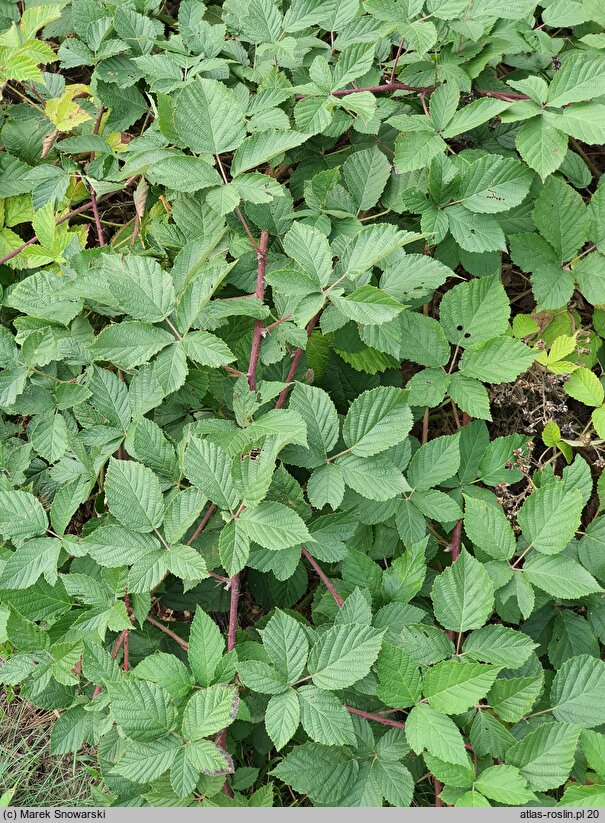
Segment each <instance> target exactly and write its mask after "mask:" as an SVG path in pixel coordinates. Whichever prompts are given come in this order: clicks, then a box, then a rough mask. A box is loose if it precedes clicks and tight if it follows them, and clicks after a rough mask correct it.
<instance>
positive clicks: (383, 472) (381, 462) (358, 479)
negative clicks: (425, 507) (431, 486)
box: [336, 454, 410, 500]
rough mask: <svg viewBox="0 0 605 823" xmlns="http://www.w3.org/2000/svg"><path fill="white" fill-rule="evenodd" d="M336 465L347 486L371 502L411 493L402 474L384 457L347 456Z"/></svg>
mask: <svg viewBox="0 0 605 823" xmlns="http://www.w3.org/2000/svg"><path fill="white" fill-rule="evenodd" d="M336 465H337V466H338V468H339V469H340V470H341V472H342V476H343V479H344V481H345V483H346V484H347V486H350V487H351V488H352V489H353V490H354V491H356V492H357V493H358V494H361V495H363V496H364V497H367V498H368V499H369V500H391V499H392V498H393V497H398V496H399V495H400V494H401V492H406V491H410V487H409V485H408V483H407V482H406V480H405V478H404V476H403V475H402V473H401V472H400V471H398V469H396V468H395V466H394V465H393V463H391V462H390V460H388V459H387V458H386V457H384V456H383V455H375V456H374V457H365V458H364V457H359V456H358V455H356V454H345V455H344V456H343V457H339V458H338V460H337V461H336Z"/></svg>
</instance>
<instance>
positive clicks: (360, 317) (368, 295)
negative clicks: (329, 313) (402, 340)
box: [330, 286, 404, 326]
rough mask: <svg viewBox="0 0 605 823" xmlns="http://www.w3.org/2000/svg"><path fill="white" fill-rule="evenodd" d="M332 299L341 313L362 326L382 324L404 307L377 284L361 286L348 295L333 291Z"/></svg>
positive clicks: (395, 315) (391, 318)
mask: <svg viewBox="0 0 605 823" xmlns="http://www.w3.org/2000/svg"><path fill="white" fill-rule="evenodd" d="M330 300H331V301H332V303H333V304H334V305H335V306H336V308H337V309H338V310H339V311H340V312H341V314H344V316H345V317H348V318H349V320H354V321H355V322H356V323H360V324H361V325H362V326H366V325H368V326H375V325H376V326H381V325H383V324H384V323H388V322H389V321H391V320H393V318H395V317H397V315H398V314H399V313H400V312H401V311H402V309H403V308H404V307H403V306H402V305H401V303H399V302H398V301H397V300H394V299H393V298H392V297H390V296H389V295H388V294H386V293H385V292H384V291H382V290H381V289H377V288H376V286H360V287H359V288H358V289H355V291H354V292H353V293H352V294H350V295H348V296H347V297H340V296H338V295H336V294H335V293H334V292H331V293H330Z"/></svg>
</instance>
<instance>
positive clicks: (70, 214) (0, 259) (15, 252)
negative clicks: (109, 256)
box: [0, 181, 128, 265]
mask: <svg viewBox="0 0 605 823" xmlns="http://www.w3.org/2000/svg"><path fill="white" fill-rule="evenodd" d="M127 182H128V181H127ZM112 194H115V192H108V193H107V194H104V195H103V196H102V197H99V199H98V200H97V205H98V204H99V203H101V202H102V201H103V200H107V199H108V198H109V197H111V195H112ZM92 208H93V205H92V201H89V202H88V203H84V205H82V206H78V207H77V208H75V209H72V210H71V211H69V212H67V214H64V215H63V217H59V219H58V220H55V226H60V225H61V223H65V221H66V220H70V219H71V218H72V217H75V216H76V215H77V214H81V213H82V212H83V211H89V209H92ZM37 242H38V238H37V237H36V236H35V235H34V236H33V237H32V238H31V239H30V240H26V242H25V243H22V244H21V245H20V246H18V247H17V248H16V249H13V250H12V251H10V252H9V253H8V254H5V255H4V257H0V265H2V264H3V263H8V261H9V260H12V259H13V257H16V256H17V255H18V254H21V252H22V251H23V250H24V249H27V248H29V246H33V244H34V243H37Z"/></svg>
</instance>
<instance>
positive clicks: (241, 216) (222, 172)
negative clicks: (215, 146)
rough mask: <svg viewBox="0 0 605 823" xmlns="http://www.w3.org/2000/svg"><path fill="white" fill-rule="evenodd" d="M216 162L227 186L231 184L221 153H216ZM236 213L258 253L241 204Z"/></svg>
mask: <svg viewBox="0 0 605 823" xmlns="http://www.w3.org/2000/svg"><path fill="white" fill-rule="evenodd" d="M216 162H217V164H218V170H219V172H220V174H221V177H222V178H223V182H224V184H225V185H226V186H227V185H228V184H229V179H228V177H227V174H226V172H225V169H224V167H223V164H222V163H221V157H220V154H217V155H216ZM235 213H236V214H237V217H238V220H239V222H240V223H241V224H242V227H243V229H244V231H245V232H246V234H247V235H248V240H249V241H250V242H251V243H252V248H253V249H254V251H255V252H256V253H257V254H258V252H259V248H258V246H257V245H256V240H255V239H254V237H253V236H252V232H251V231H250V226H249V225H248V222H247V220H246V218H245V217H244V215H243V214H242V212H241V209H240V208H239V206H238V207H237V208H236V209H235Z"/></svg>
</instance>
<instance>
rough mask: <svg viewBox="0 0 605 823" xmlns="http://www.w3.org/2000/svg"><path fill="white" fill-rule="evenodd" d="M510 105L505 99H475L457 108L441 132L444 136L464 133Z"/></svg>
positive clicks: (455, 135) (495, 115)
mask: <svg viewBox="0 0 605 823" xmlns="http://www.w3.org/2000/svg"><path fill="white" fill-rule="evenodd" d="M510 105H511V104H510V103H508V102H507V101H505V100H493V99H491V98H485V99H484V100H475V102H474V103H470V104H469V105H468V106H464V107H463V108H461V109H458V111H457V112H456V114H455V115H454V116H453V117H452V119H451V120H450V122H449V123H448V125H447V127H446V128H445V129H443V131H442V132H441V133H442V134H443V136H444V137H446V138H449V137H457V136H458V135H459V134H465V133H466V132H467V131H471V130H472V129H476V128H477V127H478V126H481V125H482V124H483V123H487V121H488V120H491V119H492V118H493V117H497V116H498V115H499V114H501V112H503V111H505V110H506V109H508V108H509V107H510Z"/></svg>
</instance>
